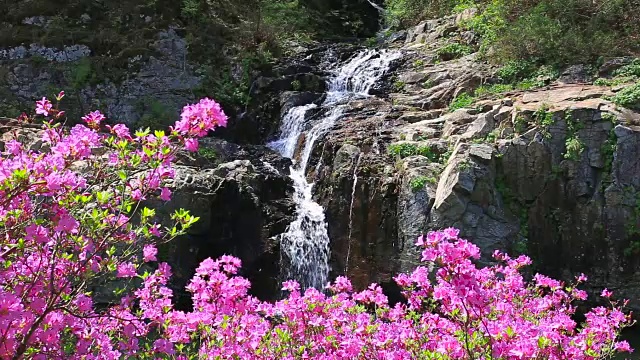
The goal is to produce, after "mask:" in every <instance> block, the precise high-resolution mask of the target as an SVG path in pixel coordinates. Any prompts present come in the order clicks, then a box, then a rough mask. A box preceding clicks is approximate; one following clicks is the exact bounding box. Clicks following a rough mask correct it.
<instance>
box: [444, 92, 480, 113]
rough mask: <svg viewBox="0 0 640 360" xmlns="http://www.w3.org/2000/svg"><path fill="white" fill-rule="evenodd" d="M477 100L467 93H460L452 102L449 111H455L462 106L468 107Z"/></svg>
mask: <svg viewBox="0 0 640 360" xmlns="http://www.w3.org/2000/svg"><path fill="white" fill-rule="evenodd" d="M474 102H475V98H474V97H473V96H471V95H469V94H467V93H462V94H460V95H458V96H457V97H456V98H455V99H453V101H452V102H451V104H449V111H454V110H458V109H462V108H468V107H469V106H471V105H472V104H473V103H474Z"/></svg>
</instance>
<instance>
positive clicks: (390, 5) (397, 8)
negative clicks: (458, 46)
mask: <svg viewBox="0 0 640 360" xmlns="http://www.w3.org/2000/svg"><path fill="white" fill-rule="evenodd" d="M462 2H465V3H466V2H468V1H456V0H385V2H384V4H385V8H386V10H387V13H386V21H387V23H388V24H389V25H391V26H393V27H396V28H404V27H407V26H411V25H415V24H417V23H419V22H420V21H422V20H424V19H426V18H429V17H437V16H443V15H447V14H448V13H449V12H451V10H452V9H453V8H454V7H455V6H456V5H457V4H458V3H462Z"/></svg>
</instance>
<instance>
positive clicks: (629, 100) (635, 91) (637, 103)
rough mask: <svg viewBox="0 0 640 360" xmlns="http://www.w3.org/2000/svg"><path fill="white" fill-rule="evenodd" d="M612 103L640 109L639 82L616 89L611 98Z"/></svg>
mask: <svg viewBox="0 0 640 360" xmlns="http://www.w3.org/2000/svg"><path fill="white" fill-rule="evenodd" d="M611 101H613V103H614V104H616V105H620V106H624V107H626V108H629V109H636V110H640V83H637V84H634V85H631V86H627V87H625V88H624V89H622V90H620V91H618V92H617V93H616V94H615V95H614V96H613V98H612V99H611Z"/></svg>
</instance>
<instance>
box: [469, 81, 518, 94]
mask: <svg viewBox="0 0 640 360" xmlns="http://www.w3.org/2000/svg"><path fill="white" fill-rule="evenodd" d="M513 89H514V86H513V85H511V84H492V85H481V86H480V87H478V88H477V89H476V90H475V91H474V95H475V96H477V97H483V96H487V95H498V94H502V93H505V92H508V91H512V90H513Z"/></svg>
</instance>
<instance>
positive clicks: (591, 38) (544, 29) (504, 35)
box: [385, 0, 640, 65]
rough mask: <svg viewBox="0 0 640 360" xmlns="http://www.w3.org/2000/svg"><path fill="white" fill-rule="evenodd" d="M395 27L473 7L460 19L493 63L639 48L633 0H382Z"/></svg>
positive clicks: (639, 13) (579, 59)
mask: <svg viewBox="0 0 640 360" xmlns="http://www.w3.org/2000/svg"><path fill="white" fill-rule="evenodd" d="M385 3H386V6H387V7H388V9H389V11H388V19H387V21H388V22H389V23H390V24H391V25H393V26H395V27H400V28H401V27H407V26H411V25H415V24H417V23H418V22H420V21H422V20H425V19H428V18H434V17H437V16H442V15H446V14H449V13H451V12H460V11H462V10H465V9H467V8H472V7H473V8H476V9H477V12H476V14H475V15H474V16H473V17H472V18H471V19H470V20H468V21H466V23H465V24H464V25H465V26H466V27H468V28H469V29H472V30H474V31H475V32H476V33H478V34H479V35H480V36H481V50H482V52H483V53H484V54H485V55H486V56H487V57H489V58H491V59H492V60H494V61H497V62H503V63H504V62H508V61H513V60H520V59H524V60H527V61H532V62H535V63H538V64H551V65H557V64H573V63H590V62H596V61H597V60H598V58H599V57H601V56H621V55H630V54H637V53H638V52H639V51H640V1H638V0H568V1H565V0H526V1H516V0H385Z"/></svg>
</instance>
